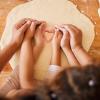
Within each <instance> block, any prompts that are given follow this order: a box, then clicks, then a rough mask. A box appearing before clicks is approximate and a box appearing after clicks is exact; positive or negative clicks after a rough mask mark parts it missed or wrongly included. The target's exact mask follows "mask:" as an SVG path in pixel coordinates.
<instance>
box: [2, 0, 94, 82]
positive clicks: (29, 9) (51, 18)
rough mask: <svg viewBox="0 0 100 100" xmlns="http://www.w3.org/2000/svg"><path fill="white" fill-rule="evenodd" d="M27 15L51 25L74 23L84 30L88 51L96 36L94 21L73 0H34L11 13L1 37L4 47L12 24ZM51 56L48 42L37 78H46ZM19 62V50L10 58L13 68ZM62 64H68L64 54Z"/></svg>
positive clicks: (84, 40) (36, 73) (39, 62)
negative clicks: (71, 0) (81, 11)
mask: <svg viewBox="0 0 100 100" xmlns="http://www.w3.org/2000/svg"><path fill="white" fill-rule="evenodd" d="M27 17H28V18H35V19H37V20H45V21H47V22H48V24H49V25H50V26H52V25H55V24H73V25H75V26H77V27H78V28H80V29H81V30H82V32H83V47H84V48H85V50H87V51H88V50H89V48H90V46H91V44H92V42H93V40H94V37H95V32H94V25H93V23H92V22H91V21H90V19H89V18H87V17H86V16H85V15H83V14H82V13H80V11H79V10H78V9H77V8H76V5H74V4H73V3H72V2H70V1H68V0H33V1H30V2H28V3H25V4H21V5H19V6H17V7H15V8H14V9H13V10H12V11H11V12H10V13H9V15H8V17H7V23H6V27H5V30H4V33H3V36H2V38H1V47H2V48H3V47H4V46H5V45H6V44H7V43H8V42H9V41H10V38H11V35H12V26H13V25H14V24H15V23H16V22H17V21H19V20H20V19H22V18H27ZM50 58H51V44H47V45H46V46H45V48H44V50H43V52H42V53H41V56H40V58H39V60H38V62H37V64H36V66H35V77H36V78H37V79H39V80H41V79H43V78H44V76H45V74H46V72H47V69H48V65H49V63H50ZM18 62H19V53H18V52H17V53H16V54H15V55H14V56H13V57H12V59H11V60H10V64H11V66H12V68H14V67H15V66H16V65H17V64H18ZM62 65H63V66H67V65H68V63H67V61H66V59H65V56H64V55H62Z"/></svg>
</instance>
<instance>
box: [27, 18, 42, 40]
mask: <svg viewBox="0 0 100 100" xmlns="http://www.w3.org/2000/svg"><path fill="white" fill-rule="evenodd" d="M28 22H29V23H31V24H30V26H29V28H28V30H27V31H26V33H25V40H30V39H32V38H33V36H34V34H35V33H36V28H37V26H38V25H39V24H40V23H41V22H40V21H37V20H32V21H30V20H29V21H28Z"/></svg>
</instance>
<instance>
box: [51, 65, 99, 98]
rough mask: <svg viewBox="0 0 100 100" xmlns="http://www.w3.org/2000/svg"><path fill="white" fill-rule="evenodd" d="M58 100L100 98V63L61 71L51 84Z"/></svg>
mask: <svg viewBox="0 0 100 100" xmlns="http://www.w3.org/2000/svg"><path fill="white" fill-rule="evenodd" d="M51 89H52V90H53V91H54V93H55V94H56V95H57V97H58V98H59V99H58V100H100V97H99V96H100V65H88V66H85V67H84V68H77V67H73V68H69V69H67V70H63V71H61V72H60V73H59V74H58V75H57V76H56V78H55V80H54V81H53V83H52V84H51Z"/></svg>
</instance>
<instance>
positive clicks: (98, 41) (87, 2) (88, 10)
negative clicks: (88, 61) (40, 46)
mask: <svg viewBox="0 0 100 100" xmlns="http://www.w3.org/2000/svg"><path fill="white" fill-rule="evenodd" d="M27 1H28V0H0V37H1V35H2V33H3V30H4V26H5V23H6V17H7V14H8V13H9V11H10V10H11V9H12V8H13V7H15V6H17V5H19V4H22V3H25V2H27ZM70 1H73V3H74V4H76V5H77V7H78V9H79V10H80V11H81V12H82V13H84V14H85V15H86V16H88V17H89V18H90V19H91V21H92V22H93V23H94V25H95V33H96V36H95V39H94V42H93V44H92V46H91V48H90V51H89V53H90V55H91V56H93V57H94V58H95V59H96V60H97V61H98V62H100V18H99V15H98V12H97V10H98V7H99V4H98V2H97V1H98V0H70ZM87 27H88V26H87ZM10 72H11V68H10V66H9V64H8V65H7V66H6V68H5V70H4V71H3V73H2V74H1V75H0V81H1V80H2V81H3V80H4V78H5V77H7V76H8V74H9V73H10Z"/></svg>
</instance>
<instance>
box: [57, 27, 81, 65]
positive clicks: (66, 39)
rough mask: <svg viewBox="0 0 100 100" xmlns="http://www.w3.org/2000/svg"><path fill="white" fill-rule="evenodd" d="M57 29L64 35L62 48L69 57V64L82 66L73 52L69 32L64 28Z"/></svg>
mask: <svg viewBox="0 0 100 100" xmlns="http://www.w3.org/2000/svg"><path fill="white" fill-rule="evenodd" d="M57 29H59V31H61V32H62V34H63V37H62V39H61V44H60V46H61V48H62V50H63V52H64V53H65V55H66V57H67V60H68V63H69V64H70V66H79V65H80V64H79V62H78V60H77V59H76V57H75V55H74V54H73V52H72V50H71V46H70V34H69V32H68V31H67V30H66V29H65V28H63V27H58V28H57Z"/></svg>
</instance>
